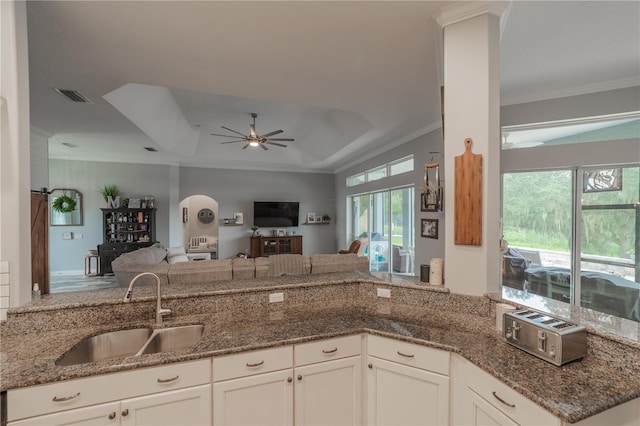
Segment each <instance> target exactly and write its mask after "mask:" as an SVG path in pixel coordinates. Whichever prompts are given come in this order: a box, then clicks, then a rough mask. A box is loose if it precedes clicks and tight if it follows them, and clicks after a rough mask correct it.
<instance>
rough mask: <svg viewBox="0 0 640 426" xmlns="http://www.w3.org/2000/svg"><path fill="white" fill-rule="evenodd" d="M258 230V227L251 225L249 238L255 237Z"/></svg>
mask: <svg viewBox="0 0 640 426" xmlns="http://www.w3.org/2000/svg"><path fill="white" fill-rule="evenodd" d="M257 230H258V227H257V226H256V225H253V226H252V227H251V236H252V237H255V236H256V231H257Z"/></svg>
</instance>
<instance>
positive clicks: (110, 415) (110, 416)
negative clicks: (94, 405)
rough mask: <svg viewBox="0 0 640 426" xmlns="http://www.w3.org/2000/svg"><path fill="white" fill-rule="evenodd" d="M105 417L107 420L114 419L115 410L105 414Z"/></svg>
mask: <svg viewBox="0 0 640 426" xmlns="http://www.w3.org/2000/svg"><path fill="white" fill-rule="evenodd" d="M107 418H108V419H109V420H113V419H115V418H116V412H115V411H113V412H112V413H111V414H109V415H108V416H107Z"/></svg>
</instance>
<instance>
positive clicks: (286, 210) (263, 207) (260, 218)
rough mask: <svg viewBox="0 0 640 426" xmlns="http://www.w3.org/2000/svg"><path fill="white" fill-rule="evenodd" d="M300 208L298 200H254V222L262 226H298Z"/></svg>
mask: <svg viewBox="0 0 640 426" xmlns="http://www.w3.org/2000/svg"><path fill="white" fill-rule="evenodd" d="M299 210H300V203H298V202H297V201H296V202H287V201H254V202H253V224H254V225H256V226H259V227H261V228H272V227H277V226H298V212H299Z"/></svg>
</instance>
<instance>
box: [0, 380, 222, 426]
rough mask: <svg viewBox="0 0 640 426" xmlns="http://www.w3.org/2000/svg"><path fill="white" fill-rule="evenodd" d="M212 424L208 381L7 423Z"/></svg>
mask: <svg viewBox="0 0 640 426" xmlns="http://www.w3.org/2000/svg"><path fill="white" fill-rule="evenodd" d="M210 424H211V385H202V386H197V387H193V388H186V389H179V390H175V391H169V392H163V393H159V394H153V395H146V396H142V397H139V398H133V399H128V400H123V401H120V402H112V403H107V404H99V405H95V406H91V407H84V408H76V409H72V410H67V411H61V412H58V413H54V414H48V415H44V416H37V417H32V418H29V419H25V420H19V421H15V422H11V423H9V426H45V425H46V426H62V425H65V426H67V425H78V426H81V425H82V426H84V425H96V426H97V425H122V426H134V425H135V426H143V425H145V426H162V425H166V426H175V425H183V426H187V425H210Z"/></svg>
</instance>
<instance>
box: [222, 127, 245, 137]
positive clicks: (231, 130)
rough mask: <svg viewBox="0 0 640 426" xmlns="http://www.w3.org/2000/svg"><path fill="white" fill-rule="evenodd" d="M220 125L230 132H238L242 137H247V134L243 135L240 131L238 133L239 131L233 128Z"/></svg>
mask: <svg viewBox="0 0 640 426" xmlns="http://www.w3.org/2000/svg"><path fill="white" fill-rule="evenodd" d="M220 127H222V128H223V129H225V130H228V131H230V132H233V133H237V134H239V135H240V136H242V137H243V138H246V137H247V135H243V134H242V133H240V132H236V131H235V130H233V129H230V128H228V127H224V126H220Z"/></svg>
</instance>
